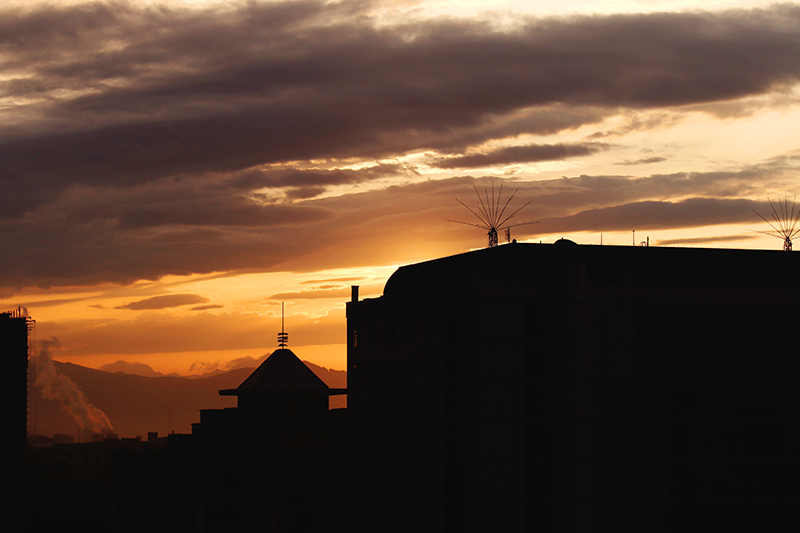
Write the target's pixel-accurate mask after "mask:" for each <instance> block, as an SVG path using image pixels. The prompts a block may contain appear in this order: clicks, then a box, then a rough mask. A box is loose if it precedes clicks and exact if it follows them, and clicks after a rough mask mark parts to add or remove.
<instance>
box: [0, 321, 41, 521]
mask: <svg viewBox="0 0 800 533" xmlns="http://www.w3.org/2000/svg"><path fill="white" fill-rule="evenodd" d="M33 324H34V321H33V320H32V319H31V318H30V317H28V316H25V315H24V313H23V312H22V309H16V310H13V311H8V312H3V313H0V452H1V453H2V457H3V458H4V459H5V465H4V475H3V479H4V480H5V481H6V483H7V484H8V485H9V486H12V487H13V489H12V490H11V494H10V495H9V496H7V497H6V498H3V507H2V509H1V510H2V512H3V515H4V516H6V517H8V518H7V519H8V520H9V521H10V523H18V524H19V526H18V527H23V528H24V524H25V517H24V513H23V510H24V508H25V507H24V490H22V489H23V488H24V487H25V478H24V475H25V449H26V446H27V434H28V420H29V412H28V350H29V344H28V342H29V340H30V331H31V329H32V328H33Z"/></svg>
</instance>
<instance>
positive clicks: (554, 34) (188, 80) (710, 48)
mask: <svg viewBox="0 0 800 533" xmlns="http://www.w3.org/2000/svg"><path fill="white" fill-rule="evenodd" d="M382 6H384V4H382V3H380V2H377V3H376V2H362V1H343V2H336V3H333V2H323V1H315V0H303V1H298V2H269V3H262V2H247V3H236V4H216V5H214V6H210V7H202V8H186V7H181V8H172V7H168V6H142V5H138V4H135V3H129V2H106V3H86V4H79V5H69V6H58V5H51V4H40V5H36V6H33V7H29V8H24V9H8V8H6V9H0V34H1V35H3V36H4V38H3V41H2V43H0V50H2V53H3V57H4V62H3V65H2V66H1V67H0V69H2V70H0V95H2V96H0V117H2V119H3V127H4V133H3V138H2V140H0V187H2V192H3V194H2V195H0V235H2V238H0V252H2V253H3V254H4V256H6V257H14V258H15V259H14V261H7V262H4V263H3V264H0V279H2V280H3V282H2V285H3V287H2V288H3V293H4V294H5V293H8V292H13V291H16V290H17V289H18V288H20V287H27V286H39V287H51V286H73V287H74V286H83V285H93V284H102V283H133V282H135V281H137V280H142V279H147V280H157V279H160V278H161V277H163V276H166V275H189V274H199V273H212V272H235V271H242V270H249V271H269V270H288V269H293V270H300V271H312V270H313V269H315V268H323V267H324V268H333V267H337V266H348V267H351V266H354V265H365V264H377V263H379V262H384V261H385V262H391V263H394V262H397V261H403V260H409V259H418V258H420V257H421V256H423V255H433V254H445V253H455V252H456V251H460V250H463V248H464V246H465V245H468V244H469V243H471V242H473V241H472V240H471V235H472V233H469V230H468V229H467V228H455V227H452V225H448V224H447V223H446V220H447V219H448V218H453V219H455V218H459V213H460V209H461V208H460V207H459V206H458V205H457V204H455V202H454V201H453V197H460V198H462V199H466V197H467V196H469V195H470V194H471V186H472V184H473V183H475V179H476V177H473V176H463V175H462V176H457V177H451V178H449V179H441V180H436V181H437V182H436V183H434V182H433V181H434V180H431V182H427V181H425V180H426V177H425V176H424V173H423V172H422V170H423V167H424V166H426V164H427V163H429V162H431V161H433V162H434V164H435V165H438V166H439V167H440V168H442V169H449V168H456V167H458V168H464V169H474V168H477V167H479V166H484V165H506V164H513V163H520V162H533V161H552V160H559V159H564V158H568V157H575V156H590V155H596V154H599V153H601V152H612V151H613V150H615V149H616V148H617V147H618V146H620V144H619V143H617V140H616V139H615V141H614V143H615V144H613V145H611V144H601V143H595V142H589V141H575V142H563V143H551V144H547V143H545V142H533V141H531V140H530V137H531V136H537V135H553V134H558V133H561V132H575V131H577V130H578V129H579V128H581V127H582V126H587V125H595V124H599V123H601V122H602V121H603V120H604V119H606V118H609V117H618V116H623V117H626V120H627V122H625V123H623V124H621V125H620V126H619V128H616V129H611V130H608V131H604V132H598V133H597V135H593V136H590V138H601V137H611V136H615V135H624V134H626V133H628V132H631V131H644V130H648V129H653V128H659V127H664V126H665V125H670V124H674V123H675V122H676V121H679V120H680V118H679V117H680V116H681V113H680V109H688V108H691V109H695V110H702V109H706V110H709V109H712V108H713V107H714V105H722V104H725V105H729V104H730V105H733V104H732V102H737V101H738V99H743V98H761V97H764V99H765V101H766V100H770V98H772V97H773V96H774V95H775V94H777V93H779V92H782V91H783V92H785V89H786V88H787V87H789V86H791V85H792V84H795V83H797V81H798V80H800V32H798V31H797V28H798V27H800V7H798V6H796V5H792V4H780V5H775V6H772V7H769V8H765V9H757V10H749V11H746V10H730V11H720V12H713V13H712V12H702V11H692V12H681V13H651V14H632V15H597V16H570V17H556V18H552V17H551V18H538V19H537V18H532V17H519V18H518V19H517V20H515V23H514V24H512V25H503V24H497V23H495V22H493V20H490V19H487V18H484V19H481V18H474V19H456V18H446V19H444V18H428V19H414V20H408V19H392V18H391V16H381V17H378V16H376V14H378V13H383V12H381V9H382ZM631 43H636V45H635V46H632V45H631ZM764 105H767V104H764ZM774 105H778V104H777V103H776V104H774ZM697 112H700V111H697ZM704 112H711V111H704ZM603 127H609V126H607V125H606V124H604V126H603ZM515 144H516V145H515ZM487 146H503V148H492V149H487V148H486V147H487ZM624 157H625V156H622V157H620V158H616V159H621V160H622V164H628V163H630V164H633V163H635V164H645V163H655V162H656V161H657V159H654V158H647V159H641V160H638V161H637V160H633V161H630V160H628V159H623V158H624ZM415 158H416V159H415ZM770 164H771V165H772V166H771V167H769V168H768V169H767V167H766V166H765V165H760V166H759V165H750V166H747V167H744V168H733V166H731V168H733V170H729V169H727V168H722V169H721V170H719V171H717V172H716V173H714V172H695V171H694V169H693V168H686V169H684V171H683V172H675V173H672V174H653V175H650V176H643V177H642V176H625V175H621V176H609V175H592V176H589V175H587V176H575V177H566V178H565V179H563V180H552V179H548V177H541V176H532V177H531V176H522V178H529V180H528V181H526V180H525V179H521V180H511V181H510V182H509V184H513V185H514V186H519V187H520V194H519V197H520V198H523V197H524V198H526V200H531V209H530V211H528V210H526V212H525V213H523V214H524V215H525V216H530V217H532V218H534V219H537V220H538V219H542V220H543V222H542V223H541V224H540V226H543V225H544V224H545V222H544V221H545V220H551V221H553V222H549V223H548V224H551V226H552V227H553V228H555V227H575V228H577V227H578V225H579V224H580V223H581V222H583V223H585V224H587V226H586V228H585V229H591V228H593V227H595V226H596V225H597V224H601V222H602V220H601V219H603V217H604V216H605V215H602V213H594V214H591V215H590V214H588V213H589V212H591V211H592V210H600V209H617V210H622V209H623V208H622V207H620V206H626V205H627V206H629V207H627V209H628V211H625V213H627V215H626V216H629V217H631V218H635V217H634V216H633V212H634V211H636V209H639V208H641V209H645V208H647V207H652V208H653V209H655V210H656V211H654V213H653V218H654V219H664V220H665V221H666V220H667V219H668V218H669V216H668V213H667V211H668V210H669V209H673V210H674V209H676V208H677V207H676V206H682V205H684V204H683V203H682V202H684V201H688V199H689V198H691V197H698V198H706V197H714V198H720V199H731V200H733V199H734V198H743V197H745V196H746V195H748V194H749V195H754V194H760V191H761V187H763V186H764V185H765V184H767V183H770V184H776V183H778V182H779V180H781V179H783V180H784V182H785V181H786V175H787V174H788V173H790V172H796V168H797V161H791V160H785V161H783V162H782V163H780V164H779V163H777V162H771V163H770ZM781 165H782V166H781ZM792 169H794V170H792ZM766 170H769V171H770V172H773V177H767V176H766V175H765V171H766ZM438 177H441V176H438ZM533 179H536V180H537V181H535V182H534V181H532V180H533ZM478 183H479V184H480V183H482V182H480V181H479V182H478ZM387 184H395V185H396V184H405V185H404V186H400V185H396V186H392V187H387ZM366 185H374V186H373V187H366ZM380 188H382V190H378V189H380ZM648 201H649V202H655V203H653V204H642V203H641V202H648ZM665 202H666V203H672V204H674V205H673V206H672V207H670V208H668V206H666V204H665ZM637 205H638V207H637ZM689 207H690V206H689V205H688V204H687V206H686V208H687V209H688V208H689ZM583 212H586V213H587V214H581V213H583ZM729 214H730V215H731V216H733V212H731V213H729ZM601 215H602V216H601ZM593 217H594V218H593ZM641 217H644V213H643V214H642V215H641ZM734 218H735V217H734ZM692 220H697V221H698V222H700V221H702V220H704V219H703V217H702V216H699V215H697V214H696V213H693V218H692ZM555 221H559V224H560V225H559V226H557V225H556V224H555ZM665 223H666V222H665ZM670 223H676V222H670ZM602 224H605V222H602ZM602 224H601V225H602ZM543 229H544V226H543V227H541V228H539V227H537V228H536V229H533V228H528V229H527V230H526V231H530V232H533V231H542V230H543ZM553 231H556V230H555V229H554V230H553ZM387 243H390V244H391V246H387ZM193 303H202V302H189V303H186V304H180V305H190V304H193ZM137 304H139V305H148V304H141V303H140V302H139V303H137V302H133V303H132V304H129V305H137ZM152 305H156V304H152ZM158 305H162V304H158Z"/></svg>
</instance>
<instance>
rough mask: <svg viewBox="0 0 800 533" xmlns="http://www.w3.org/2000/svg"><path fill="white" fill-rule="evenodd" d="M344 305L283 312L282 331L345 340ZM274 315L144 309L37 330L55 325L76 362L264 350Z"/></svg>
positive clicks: (299, 338)
mask: <svg viewBox="0 0 800 533" xmlns="http://www.w3.org/2000/svg"><path fill="white" fill-rule="evenodd" d="M344 315H345V312H344V306H343V305H340V306H337V307H334V308H331V309H330V310H329V311H328V313H327V315H325V316H323V317H319V316H306V315H289V316H287V317H286V324H287V331H288V333H289V337H290V340H291V342H292V345H294V346H307V345H322V344H344V343H345V339H344V330H343V329H342V327H341V324H343V323H344V322H345V316H344ZM280 321H281V318H280V310H279V311H278V314H277V315H274V316H273V315H268V314H267V315H263V316H262V315H259V314H258V313H224V312H222V313H213V314H212V313H205V312H201V313H191V314H187V315H180V316H177V315H171V314H169V313H168V311H156V310H153V311H145V312H143V313H139V314H137V315H136V316H135V317H131V318H129V319H124V320H123V319H117V320H115V319H111V318H108V319H105V320H95V321H83V320H62V321H60V322H59V323H58V324H55V323H47V322H41V323H37V327H38V328H40V329H41V330H42V331H45V330H46V331H58V332H59V339H60V340H61V343H62V346H63V348H62V349H61V352H60V355H61V356H62V357H64V358H69V360H70V361H74V362H76V363H78V364H80V362H79V359H78V358H79V357H80V356H83V355H119V356H124V355H126V354H162V353H185V352H198V353H200V352H209V351H217V350H253V351H254V352H256V353H264V351H265V350H270V351H271V350H273V349H274V348H275V346H276V344H275V335H276V334H277V333H278V332H279V331H280V328H281V322H280ZM120 358H124V357H120Z"/></svg>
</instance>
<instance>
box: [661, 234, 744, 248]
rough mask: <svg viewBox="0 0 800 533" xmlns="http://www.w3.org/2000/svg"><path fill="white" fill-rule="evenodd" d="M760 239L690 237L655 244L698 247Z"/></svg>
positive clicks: (732, 236)
mask: <svg viewBox="0 0 800 533" xmlns="http://www.w3.org/2000/svg"><path fill="white" fill-rule="evenodd" d="M752 239H758V235H720V236H718V237H689V238H683V239H659V240H658V241H657V242H655V243H654V244H658V245H659V246H681V245H683V246H698V245H703V244H719V243H721V242H737V241H747V240H752Z"/></svg>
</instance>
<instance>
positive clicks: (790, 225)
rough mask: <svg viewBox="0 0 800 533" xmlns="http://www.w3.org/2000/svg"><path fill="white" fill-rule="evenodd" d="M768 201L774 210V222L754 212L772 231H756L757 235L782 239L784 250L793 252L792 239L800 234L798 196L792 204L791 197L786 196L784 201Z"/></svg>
mask: <svg viewBox="0 0 800 533" xmlns="http://www.w3.org/2000/svg"><path fill="white" fill-rule="evenodd" d="M767 201H768V202H769V206H770V208H771V209H772V213H771V218H772V221H770V220H768V219H766V218H765V217H763V216H761V214H760V213H759V212H758V211H756V210H753V212H754V213H755V214H756V215H758V216H759V217H760V218H761V220H763V221H764V222H766V223H767V224H769V227H771V228H772V231H757V230H754V231H756V233H763V234H764V235H769V236H770V237H777V238H778V239H782V240H783V250H784V251H785V252H791V251H792V239H793V238H795V237H796V236H797V234H798V233H800V206H798V205H797V196H795V197H794V198H793V199H792V201H791V202H789V197H788V196H786V195H784V197H783V201H780V200H778V201H777V202H773V201H772V200H770V199H769V198H767ZM775 204H777V205H778V207H775Z"/></svg>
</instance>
